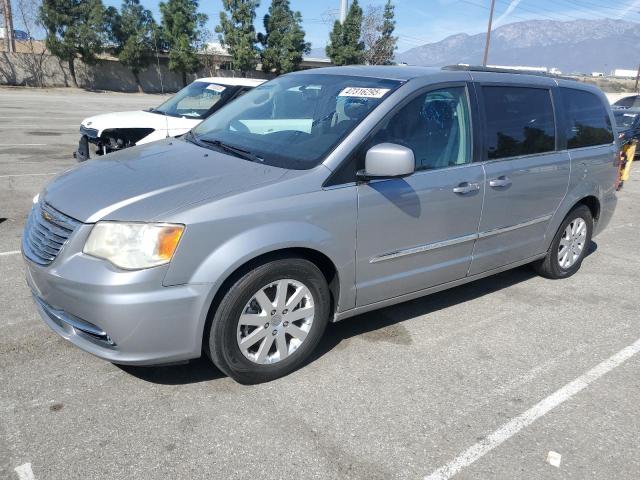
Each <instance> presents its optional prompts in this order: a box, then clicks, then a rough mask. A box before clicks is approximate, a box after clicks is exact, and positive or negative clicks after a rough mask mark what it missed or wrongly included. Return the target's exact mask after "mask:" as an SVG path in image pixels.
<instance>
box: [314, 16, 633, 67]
mask: <svg viewBox="0 0 640 480" xmlns="http://www.w3.org/2000/svg"><path fill="white" fill-rule="evenodd" d="M484 42H485V34H484V33H480V34H476V35H469V34H466V33H456V34H454V35H451V36H449V37H447V38H445V39H444V40H441V41H439V42H435V43H427V44H424V45H421V46H419V47H415V48H412V49H410V50H407V51H405V52H402V53H398V54H396V61H397V62H405V63H408V64H409V65H424V66H435V67H440V66H444V65H454V64H457V63H468V64H471V65H481V64H482V56H483V53H484ZM309 56H312V57H321V58H324V57H326V54H325V52H324V48H314V49H313V50H312V51H311V52H310V55H309ZM488 63H489V64H490V65H504V66H508V65H510V66H516V65H526V66H533V67H547V68H549V69H551V68H553V67H555V68H558V69H560V70H561V71H562V72H563V73H591V72H594V71H597V72H603V73H609V72H610V71H611V70H614V69H616V68H623V69H630V70H634V69H637V68H638V63H640V23H637V22H630V21H625V20H613V19H610V18H605V19H602V20H572V21H566V22H564V21H556V20H528V21H524V22H516V23H510V24H507V25H503V26H500V27H497V28H495V29H494V30H493V32H492V34H491V49H490V52H489V61H488Z"/></svg>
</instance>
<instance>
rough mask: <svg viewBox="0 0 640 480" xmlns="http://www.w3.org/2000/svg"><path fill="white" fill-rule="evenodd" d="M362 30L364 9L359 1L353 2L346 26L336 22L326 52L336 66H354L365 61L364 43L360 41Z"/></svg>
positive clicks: (345, 22) (345, 21)
mask: <svg viewBox="0 0 640 480" xmlns="http://www.w3.org/2000/svg"><path fill="white" fill-rule="evenodd" d="M361 30H362V8H360V5H358V0H353V3H352V4H351V7H349V12H348V13H347V18H345V20H344V24H341V23H340V22H339V21H336V22H335V23H334V25H333V30H332V32H331V34H330V36H329V44H328V45H327V48H326V52H327V55H328V57H329V58H330V59H331V61H332V62H333V63H334V64H335V65H353V64H356V63H362V62H363V60H364V42H362V40H361V39H360V34H361Z"/></svg>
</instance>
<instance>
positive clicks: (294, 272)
mask: <svg viewBox="0 0 640 480" xmlns="http://www.w3.org/2000/svg"><path fill="white" fill-rule="evenodd" d="M329 305H330V301H329V288H328V287H327V282H326V280H325V278H324V276H323V274H322V272H321V271H320V270H319V269H318V267H316V266H315V265H314V264H313V263H311V262H309V261H308V260H304V259H301V258H291V259H282V260H275V261H272V262H268V263H265V264H264V265H260V266H259V267H257V268H255V269H253V270H251V271H249V272H247V273H246V274H244V275H243V276H242V277H240V279H239V280H237V281H236V282H235V284H234V285H233V286H231V288H230V289H229V290H228V291H227V293H226V294H225V296H224V298H223V299H222V301H221V302H220V305H219V307H218V309H217V311H216V312H215V315H214V317H213V319H212V322H211V327H210V329H209V339H208V353H209V356H210V358H211V360H212V361H213V363H215V365H216V366H217V367H218V368H219V369H220V370H222V371H223V372H224V373H226V374H227V375H229V376H230V377H231V378H233V379H234V380H236V381H238V382H240V383H248V384H250V383H260V382H265V381H269V380H273V379H276V378H278V377H281V376H283V375H286V374H288V373H290V372H292V371H293V370H295V369H296V368H298V367H300V366H301V365H302V364H303V363H304V361H305V360H306V359H307V358H308V357H309V355H310V354H311V352H312V351H313V350H314V348H315V347H316V346H317V344H318V342H319V340H320V338H321V337H322V334H323V332H324V330H325V327H326V326H327V323H328V319H329V308H330V307H329Z"/></svg>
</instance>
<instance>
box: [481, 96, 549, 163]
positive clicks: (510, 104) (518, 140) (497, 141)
mask: <svg viewBox="0 0 640 480" xmlns="http://www.w3.org/2000/svg"><path fill="white" fill-rule="evenodd" d="M482 96H483V99H484V109H485V132H486V149H487V152H486V153H487V158H488V159H490V160H493V159H498V158H507V157H517V156H520V155H532V154H536V153H544V152H551V151H553V150H555V146H556V126H555V121H554V117H553V105H552V103H551V92H550V91H549V90H547V89H544V88H528V87H486V86H485V87H482Z"/></svg>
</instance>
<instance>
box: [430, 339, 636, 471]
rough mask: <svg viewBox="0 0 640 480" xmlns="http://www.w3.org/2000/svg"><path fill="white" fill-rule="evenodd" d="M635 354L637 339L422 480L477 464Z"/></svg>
mask: <svg viewBox="0 0 640 480" xmlns="http://www.w3.org/2000/svg"><path fill="white" fill-rule="evenodd" d="M638 352H640V339H638V340H636V341H635V342H634V343H633V344H631V345H629V346H628V347H626V348H623V349H622V350H620V351H619V352H618V353H616V354H615V355H612V356H611V357H609V358H607V359H606V360H605V361H603V362H602V363H599V364H598V365H596V366H595V367H593V368H592V369H591V370H589V371H588V372H587V373H585V374H583V375H581V376H580V377H578V378H576V379H575V380H574V381H572V382H571V383H568V384H566V385H565V386H564V387H562V388H561V389H560V390H557V391H555V392H554V393H552V394H551V395H549V396H548V397H547V398H545V399H544V400H542V401H540V402H538V403H536V404H535V405H534V406H533V407H531V408H530V409H529V410H527V411H526V412H524V413H521V414H520V415H518V416H517V417H515V418H513V419H512V420H510V421H509V422H507V423H505V424H504V425H503V426H502V427H500V428H499V429H498V430H496V431H494V432H493V433H491V434H490V435H488V436H487V437H485V438H484V439H483V440H482V441H480V442H478V443H476V444H475V445H473V446H472V447H470V448H468V449H467V450H465V451H464V452H462V453H461V454H460V455H459V456H458V457H456V458H455V459H454V460H452V461H451V462H449V463H447V464H446V465H443V466H442V467H440V468H438V469H437V470H435V471H434V472H433V473H432V474H431V475H428V476H426V477H424V479H425V480H446V479H449V478H451V477H453V476H454V475H456V474H457V473H458V472H460V471H461V470H462V469H463V468H465V467H468V466H469V465H471V464H473V463H474V462H476V461H477V460H479V459H481V458H482V457H484V456H485V455H486V454H487V453H489V452H490V451H491V450H493V449H494V448H496V447H498V446H499V445H500V444H502V443H503V442H505V441H507V440H508V439H510V438H511V437H513V436H514V435H515V434H516V433H518V432H519V431H520V430H522V429H523V428H525V427H528V426H529V425H531V424H532V423H533V422H535V421H536V420H537V419H539V418H540V417H542V416H544V415H545V414H547V413H548V412H549V411H550V410H552V409H554V408H555V407H557V406H558V405H560V404H562V403H564V402H566V401H567V400H569V399H570V398H571V397H573V396H574V395H576V394H577V393H579V392H580V391H582V390H583V389H585V388H587V386H589V385H590V384H591V383H593V382H595V381H596V380H597V379H599V378H600V377H602V376H603V375H604V374H606V373H608V372H610V371H611V370H613V369H614V368H616V367H618V366H620V365H622V364H623V363H624V362H626V361H627V360H629V359H630V358H631V357H633V356H634V355H636V354H637V353H638Z"/></svg>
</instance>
